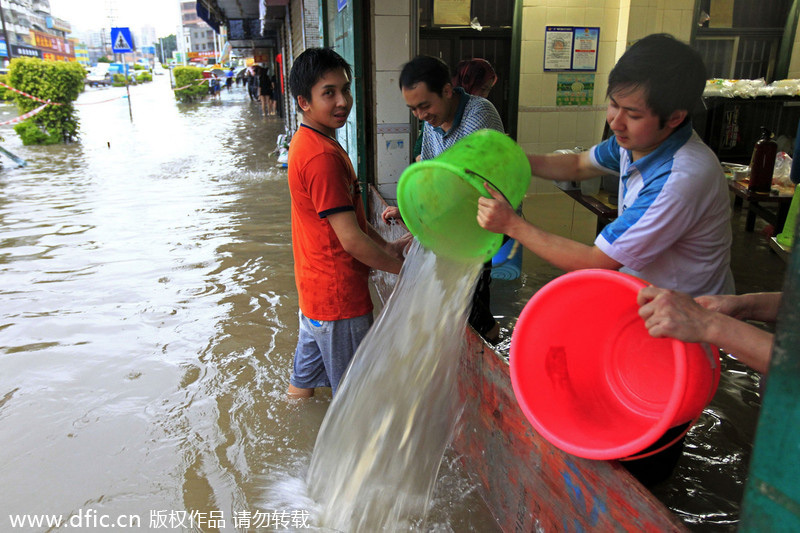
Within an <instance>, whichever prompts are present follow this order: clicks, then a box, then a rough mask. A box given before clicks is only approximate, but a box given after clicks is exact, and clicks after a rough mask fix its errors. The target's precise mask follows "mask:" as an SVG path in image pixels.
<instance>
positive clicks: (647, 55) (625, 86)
mask: <svg viewBox="0 0 800 533" xmlns="http://www.w3.org/2000/svg"><path fill="white" fill-rule="evenodd" d="M705 85H706V67H705V65H704V64H703V58H702V57H700V54H699V53H698V52H697V51H696V50H694V49H693V48H692V47H691V46H689V45H688V44H684V43H682V42H680V41H679V40H677V39H675V38H674V37H673V36H671V35H667V34H666V33H659V34H653V35H648V36H647V37H645V38H643V39H641V40H639V41H637V42H636V43H634V44H633V46H631V47H630V48H629V49H628V51H627V52H625V53H624V54H623V55H622V57H621V58H620V59H619V61H618V62H617V64H616V65H615V66H614V68H613V69H611V73H610V74H609V75H608V91H607V92H606V96H611V97H613V96H614V94H615V93H617V92H623V93H624V92H627V91H629V90H635V89H638V88H641V89H644V94H645V101H646V103H647V106H648V107H649V108H650V109H651V110H652V111H653V113H655V114H656V115H658V117H659V119H660V122H661V127H663V126H664V124H665V123H666V121H667V120H668V119H669V117H670V115H672V113H673V112H675V111H680V110H685V111H687V112H688V113H691V112H692V111H693V110H694V109H695V106H697V105H698V104H699V103H700V99H701V98H702V96H703V90H704V89H705Z"/></svg>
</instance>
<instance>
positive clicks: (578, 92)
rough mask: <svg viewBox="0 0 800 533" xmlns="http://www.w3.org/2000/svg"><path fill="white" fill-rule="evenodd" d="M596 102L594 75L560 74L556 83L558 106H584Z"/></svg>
mask: <svg viewBox="0 0 800 533" xmlns="http://www.w3.org/2000/svg"><path fill="white" fill-rule="evenodd" d="M593 102H594V74H572V73H569V72H560V73H559V74H558V81H557V82H556V105H557V106H583V105H592V103H593Z"/></svg>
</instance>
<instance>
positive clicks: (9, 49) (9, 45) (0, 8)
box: [0, 1, 11, 61]
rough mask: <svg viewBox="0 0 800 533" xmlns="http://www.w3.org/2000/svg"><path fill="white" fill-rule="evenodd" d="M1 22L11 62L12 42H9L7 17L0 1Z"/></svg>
mask: <svg viewBox="0 0 800 533" xmlns="http://www.w3.org/2000/svg"><path fill="white" fill-rule="evenodd" d="M0 22H2V23H3V39H5V40H6V57H7V58H8V60H9V61H11V41H9V40H8V30H7V29H6V15H5V13H4V11H3V3H2V1H0Z"/></svg>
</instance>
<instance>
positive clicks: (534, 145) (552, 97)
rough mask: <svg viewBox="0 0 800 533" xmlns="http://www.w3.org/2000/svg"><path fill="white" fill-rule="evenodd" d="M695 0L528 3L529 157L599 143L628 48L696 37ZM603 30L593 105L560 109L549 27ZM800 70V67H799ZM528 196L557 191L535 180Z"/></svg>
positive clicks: (522, 118) (525, 131) (522, 101)
mask: <svg viewBox="0 0 800 533" xmlns="http://www.w3.org/2000/svg"><path fill="white" fill-rule="evenodd" d="M693 14H694V0H524V2H523V8H522V48H521V57H520V61H521V65H520V94H519V117H518V118H519V121H518V123H519V128H518V131H517V139H518V141H519V143H520V145H521V146H522V147H523V148H524V149H525V150H526V151H529V152H533V153H547V152H552V151H554V150H558V149H563V148H573V147H575V146H583V147H585V148H588V147H589V146H591V145H593V144H595V143H597V142H598V141H599V140H600V139H601V137H602V133H603V127H604V125H605V103H606V99H605V93H606V88H607V87H608V74H609V72H611V69H612V68H613V66H614V64H615V63H616V61H617V59H619V57H620V56H621V55H622V54H623V53H624V52H625V50H626V48H627V46H628V44H629V43H631V42H633V41H635V40H637V39H640V38H642V37H644V36H646V35H649V34H651V33H670V34H672V35H674V36H675V37H677V38H678V39H681V40H683V41H685V42H688V41H689V38H690V36H691V24H692V17H693ZM557 25H564V26H596V27H599V28H600V43H599V45H598V56H597V71H596V72H595V85H594V95H593V106H591V107H581V108H574V107H573V108H570V107H561V108H556V107H555V106H556V80H557V79H558V73H555V72H545V71H544V69H543V61H544V37H545V27H546V26H557ZM799 68H800V67H799ZM528 192H529V193H534V194H535V193H549V192H553V189H552V186H551V185H550V184H549V183H547V182H544V181H543V180H536V179H534V180H533V181H532V182H531V188H530V190H529V191H528Z"/></svg>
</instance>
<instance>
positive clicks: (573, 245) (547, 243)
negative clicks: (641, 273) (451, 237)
mask: <svg viewBox="0 0 800 533" xmlns="http://www.w3.org/2000/svg"><path fill="white" fill-rule="evenodd" d="M484 187H485V188H486V190H487V191H488V192H489V194H490V195H491V196H492V197H491V198H486V197H483V196H482V197H480V198H478V224H479V225H480V226H481V227H482V228H484V229H486V230H489V231H492V232H494V233H503V234H505V235H508V236H509V237H511V238H513V239H516V240H517V241H519V242H520V243H521V244H522V245H523V246H524V247H525V248H527V249H528V250H530V251H531V252H533V253H535V254H536V255H538V256H539V257H541V258H542V259H544V260H545V261H547V262H548V263H550V264H552V265H553V266H555V267H558V268H560V269H562V270H565V271H567V272H570V271H572V270H579V269H582V268H605V269H610V270H618V269H619V268H620V267H621V266H622V264H621V263H619V262H617V261H616V260H614V259H612V258H611V257H609V256H608V255H606V254H605V253H604V252H603V251H601V250H600V249H599V248H598V247H597V246H589V245H586V244H583V243H580V242H577V241H573V240H572V239H567V238H566V237H561V236H560V235H555V234H553V233H550V232H547V231H544V230H543V229H541V228H538V227H536V226H534V225H533V224H531V223H529V222H527V221H526V220H524V219H523V218H522V217H520V216H519V215H517V214H516V213H515V212H514V210H513V209H512V208H511V205H510V204H509V203H508V202H507V201H506V200H505V198H503V195H502V194H500V193H499V192H497V191H495V190H494V189H493V188H491V187H490V186H489V185H488V184H484Z"/></svg>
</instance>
